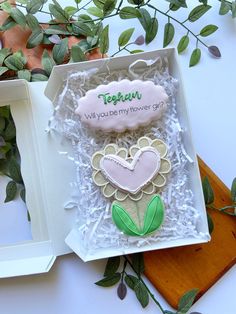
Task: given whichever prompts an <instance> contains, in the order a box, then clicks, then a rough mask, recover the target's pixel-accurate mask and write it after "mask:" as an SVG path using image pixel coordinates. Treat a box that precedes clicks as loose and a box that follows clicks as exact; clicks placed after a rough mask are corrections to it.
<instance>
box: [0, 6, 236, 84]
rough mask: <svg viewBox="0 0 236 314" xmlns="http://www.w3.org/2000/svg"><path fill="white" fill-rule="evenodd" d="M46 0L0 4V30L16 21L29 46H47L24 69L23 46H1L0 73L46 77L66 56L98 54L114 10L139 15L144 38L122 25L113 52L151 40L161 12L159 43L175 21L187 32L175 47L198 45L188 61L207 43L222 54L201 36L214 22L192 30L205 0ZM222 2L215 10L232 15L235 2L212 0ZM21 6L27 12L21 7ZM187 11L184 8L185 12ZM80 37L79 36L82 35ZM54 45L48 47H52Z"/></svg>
mask: <svg viewBox="0 0 236 314" xmlns="http://www.w3.org/2000/svg"><path fill="white" fill-rule="evenodd" d="M47 2H48V1H47V0H18V1H16V4H12V3H11V2H10V1H9V0H4V1H1V4H0V10H2V11H4V12H5V14H7V18H6V20H5V21H4V22H3V23H2V25H0V31H2V32H7V31H8V30H9V29H11V28H13V27H15V26H16V25H19V26H20V28H21V30H22V32H25V31H26V30H28V31H30V35H29V37H28V40H27V44H26V47H27V48H28V49H32V48H35V47H37V46H39V45H44V47H45V51H44V53H43V56H42V69H40V70H39V69H33V70H32V71H31V70H29V69H28V66H27V58H26V56H24V54H23V53H22V51H17V52H14V53H13V52H12V51H11V47H5V48H3V49H0V79H5V78H7V77H9V76H11V77H12V78H17V77H18V78H24V79H26V80H27V81H39V80H42V81H43V80H47V79H48V77H49V75H50V73H51V70H52V68H53V66H54V65H55V64H62V63H68V62H80V61H85V60H87V59H88V54H89V53H90V52H91V51H92V50H94V49H95V48H99V49H100V51H101V53H102V55H105V54H107V52H108V51H109V41H110V36H112V35H111V34H110V31H109V24H107V25H104V23H105V21H107V22H108V23H110V24H111V23H112V19H113V18H114V17H116V16H118V17H119V18H120V19H121V20H127V19H137V20H138V21H139V23H140V24H141V25H142V28H143V31H144V34H143V35H144V40H142V41H140V40H138V38H143V37H140V36H142V35H140V36H139V37H138V38H137V39H136V40H135V39H133V38H132V37H133V32H134V29H133V28H129V29H127V30H125V31H123V32H122V33H121V34H120V36H119V37H118V40H117V43H118V49H117V51H116V52H115V53H113V56H115V55H117V54H118V53H120V52H122V51H126V52H127V53H137V52H141V51H143V50H141V49H133V48H132V49H130V46H131V45H142V44H143V43H144V41H145V43H146V44H149V43H150V42H152V41H153V40H154V39H155V38H156V36H157V35H158V31H159V21H158V19H159V16H160V15H163V16H165V17H166V24H165V26H164V34H163V47H166V46H168V45H169V44H170V43H171V42H172V40H173V38H174V37H175V36H176V32H175V25H176V24H178V25H179V26H181V27H182V28H183V29H184V30H185V31H186V34H185V35H184V36H182V37H181V38H180V39H179V43H178V45H177V49H178V52H179V53H180V54H181V53H183V52H184V51H185V50H186V49H187V47H188V45H189V42H190V41H195V45H196V47H195V48H194V49H193V51H192V52H191V56H190V62H189V66H190V67H192V66H194V65H196V64H197V63H198V62H199V61H200V58H201V47H204V48H207V49H208V51H209V53H210V54H211V55H213V56H214V57H220V56H221V53H220V50H219V49H218V47H216V46H215V45H207V44H206V42H205V41H204V40H205V37H207V36H210V35H211V34H213V33H214V32H215V31H217V29H218V27H217V26H216V25H214V24H208V25H205V26H204V27H202V28H201V29H200V30H199V33H194V32H193V31H192V30H191V25H192V24H193V23H194V22H195V21H197V20H199V19H200V18H201V17H202V16H203V15H204V14H206V13H207V12H208V11H209V10H210V9H211V6H210V5H209V4H208V1H207V0H199V5H197V6H195V7H194V8H193V9H192V10H191V11H189V9H188V5H187V1H186V0H162V2H167V3H168V10H167V11H162V10H160V8H159V6H157V4H156V2H155V1H151V0H128V3H129V5H125V4H124V2H123V0H93V1H85V0H74V3H75V4H74V6H73V5H72V6H66V7H62V6H61V5H60V3H59V2H58V1H56V0H53V3H50V4H49V6H48V7H47V8H45V4H46V3H47ZM216 5H220V8H219V14H220V15H224V14H227V13H228V12H231V13H232V16H233V17H235V16H236V2H235V1H232V2H229V1H225V0H221V1H218V2H216ZM21 9H25V11H26V14H24V13H23V11H21ZM177 10H184V11H183V16H185V19H183V20H182V21H181V20H179V19H178V18H177V17H176V16H175V12H176V11H177ZM185 11H186V12H185ZM38 12H40V13H41V14H44V15H46V16H47V17H48V22H47V23H45V22H44V23H42V22H40V21H39V20H38V18H37V16H38V15H37V13H38ZM70 36H74V37H75V38H78V43H76V44H74V45H72V47H69V45H68V40H67V39H68V38H69V37H70ZM81 38H82V40H80V41H79V39H81ZM51 50H52V52H51Z"/></svg>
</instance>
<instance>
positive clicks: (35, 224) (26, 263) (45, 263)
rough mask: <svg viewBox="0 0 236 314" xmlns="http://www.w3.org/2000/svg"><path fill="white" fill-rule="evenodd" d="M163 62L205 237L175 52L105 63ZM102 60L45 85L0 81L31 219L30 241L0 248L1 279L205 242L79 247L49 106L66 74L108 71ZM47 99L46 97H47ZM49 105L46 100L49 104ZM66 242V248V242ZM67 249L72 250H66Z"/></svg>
mask: <svg viewBox="0 0 236 314" xmlns="http://www.w3.org/2000/svg"><path fill="white" fill-rule="evenodd" d="M158 56H161V57H164V56H165V57H167V58H168V60H169V66H170V68H169V70H170V73H171V75H172V76H173V77H175V78H177V79H178V81H179V90H178V95H177V105H178V115H179V119H180V123H181V125H182V127H183V128H184V129H185V130H186V132H184V134H183V142H184V146H185V148H186V150H187V153H188V155H189V156H190V157H191V158H192V159H193V161H194V163H193V164H192V165H191V166H190V167H189V170H190V175H191V179H192V180H191V183H192V190H193V191H194V194H195V207H196V208H197V209H198V210H199V212H200V214H201V223H200V225H199V229H200V230H201V231H202V232H203V233H205V234H207V233H208V225H207V217H206V210H205V205H204V199H203V194H202V188H201V180H200V175H199V169H198V164H197V159H196V154H195V151H194V148H193V143H192V139H191V132H190V126H189V119H188V113H187V108H186V103H185V99H184V91H183V83H182V78H181V74H180V69H179V65H178V62H177V57H176V51H175V49H172V48H170V49H162V50H156V51H152V52H147V53H141V54H137V55H129V56H122V57H117V58H113V59H111V60H110V61H109V68H110V69H111V70H115V69H120V68H126V67H128V66H129V65H130V64H131V63H132V62H134V61H135V60H137V59H147V60H149V59H155V58H156V57H158ZM106 62H107V60H106V59H102V60H95V61H89V62H82V63H77V64H68V65H62V66H56V67H54V69H53V72H52V74H51V77H50V79H49V82H48V83H46V82H39V83H27V82H25V81H24V80H15V81H7V82H0V96H1V97H0V105H8V104H9V105H10V106H11V111H12V114H13V118H14V120H15V124H16V129H17V143H18V147H19V151H20V154H21V160H22V176H23V179H24V182H25V186H26V202H27V207H28V210H29V212H30V215H31V220H32V236H33V241H28V242H25V243H20V244H17V245H10V246H7V247H4V246H3V247H0V277H10V276H18V275H27V274H34V273H41V272H47V271H48V270H49V269H50V267H51V266H52V265H53V262H54V261H55V258H56V256H58V255H62V254H66V253H69V252H71V249H72V250H73V251H74V252H75V253H76V254H78V255H79V256H80V257H81V258H82V259H83V260H84V261H89V260H93V259H99V258H105V257H109V256H115V255H122V254H128V253H135V252H138V251H140V250H142V251H147V250H154V249H161V248H167V247H174V246H182V245H189V244H195V243H199V242H207V241H208V240H209V239H210V237H206V238H205V239H202V240H199V239H181V240H174V241H163V242H161V243H160V242H159V243H158V244H153V245H149V246H146V247H144V248H141V249H140V248H137V247H136V246H134V247H132V248H131V249H129V250H123V249H121V250H111V249H101V250H100V251H99V253H96V254H88V253H87V252H86V251H84V250H83V248H82V246H81V245H80V242H79V241H80V240H79V235H78V233H77V231H76V229H75V228H74V229H73V226H74V225H75V215H76V213H75V211H66V210H64V208H63V207H64V203H65V202H66V201H67V199H68V198H69V197H70V193H71V191H70V182H72V181H74V180H75V168H74V165H73V163H72V162H71V161H69V160H68V159H67V158H65V157H64V156H62V155H60V154H59V151H67V152H69V153H70V152H71V147H70V145H68V146H67V147H66V148H65V142H63V144H62V143H61V138H60V136H59V135H57V134H55V133H54V132H52V133H47V132H46V131H45V129H46V127H47V123H48V119H49V118H50V117H51V115H52V113H53V105H52V103H51V101H53V99H54V98H55V97H56V95H57V93H58V91H59V89H60V86H61V84H62V82H63V80H64V79H65V78H66V76H67V73H68V71H71V70H73V71H75V70H80V71H81V70H83V69H89V68H93V67H99V68H100V71H101V72H103V71H107V68H106ZM44 91H45V95H46V96H47V97H48V98H46V97H45V96H44ZM49 99H50V100H51V101H50V100H49ZM65 239H66V243H65ZM69 247H70V248H69Z"/></svg>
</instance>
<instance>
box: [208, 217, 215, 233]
mask: <svg viewBox="0 0 236 314" xmlns="http://www.w3.org/2000/svg"><path fill="white" fill-rule="evenodd" d="M207 222H208V229H209V233H210V234H211V233H212V232H213V230H214V222H213V220H212V218H211V216H210V214H209V213H207Z"/></svg>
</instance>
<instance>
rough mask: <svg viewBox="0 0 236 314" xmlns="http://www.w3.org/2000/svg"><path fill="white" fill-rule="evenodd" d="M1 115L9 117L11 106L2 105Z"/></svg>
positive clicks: (0, 108)
mask: <svg viewBox="0 0 236 314" xmlns="http://www.w3.org/2000/svg"><path fill="white" fill-rule="evenodd" d="M0 116H1V117H3V118H6V119H9V117H10V107H9V106H4V107H0Z"/></svg>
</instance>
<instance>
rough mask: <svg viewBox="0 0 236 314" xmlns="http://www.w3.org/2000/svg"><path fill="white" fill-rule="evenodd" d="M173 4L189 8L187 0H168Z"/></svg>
mask: <svg viewBox="0 0 236 314" xmlns="http://www.w3.org/2000/svg"><path fill="white" fill-rule="evenodd" d="M167 1H168V2H170V3H171V4H174V5H178V6H179V7H182V8H187V3H186V0H167Z"/></svg>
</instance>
